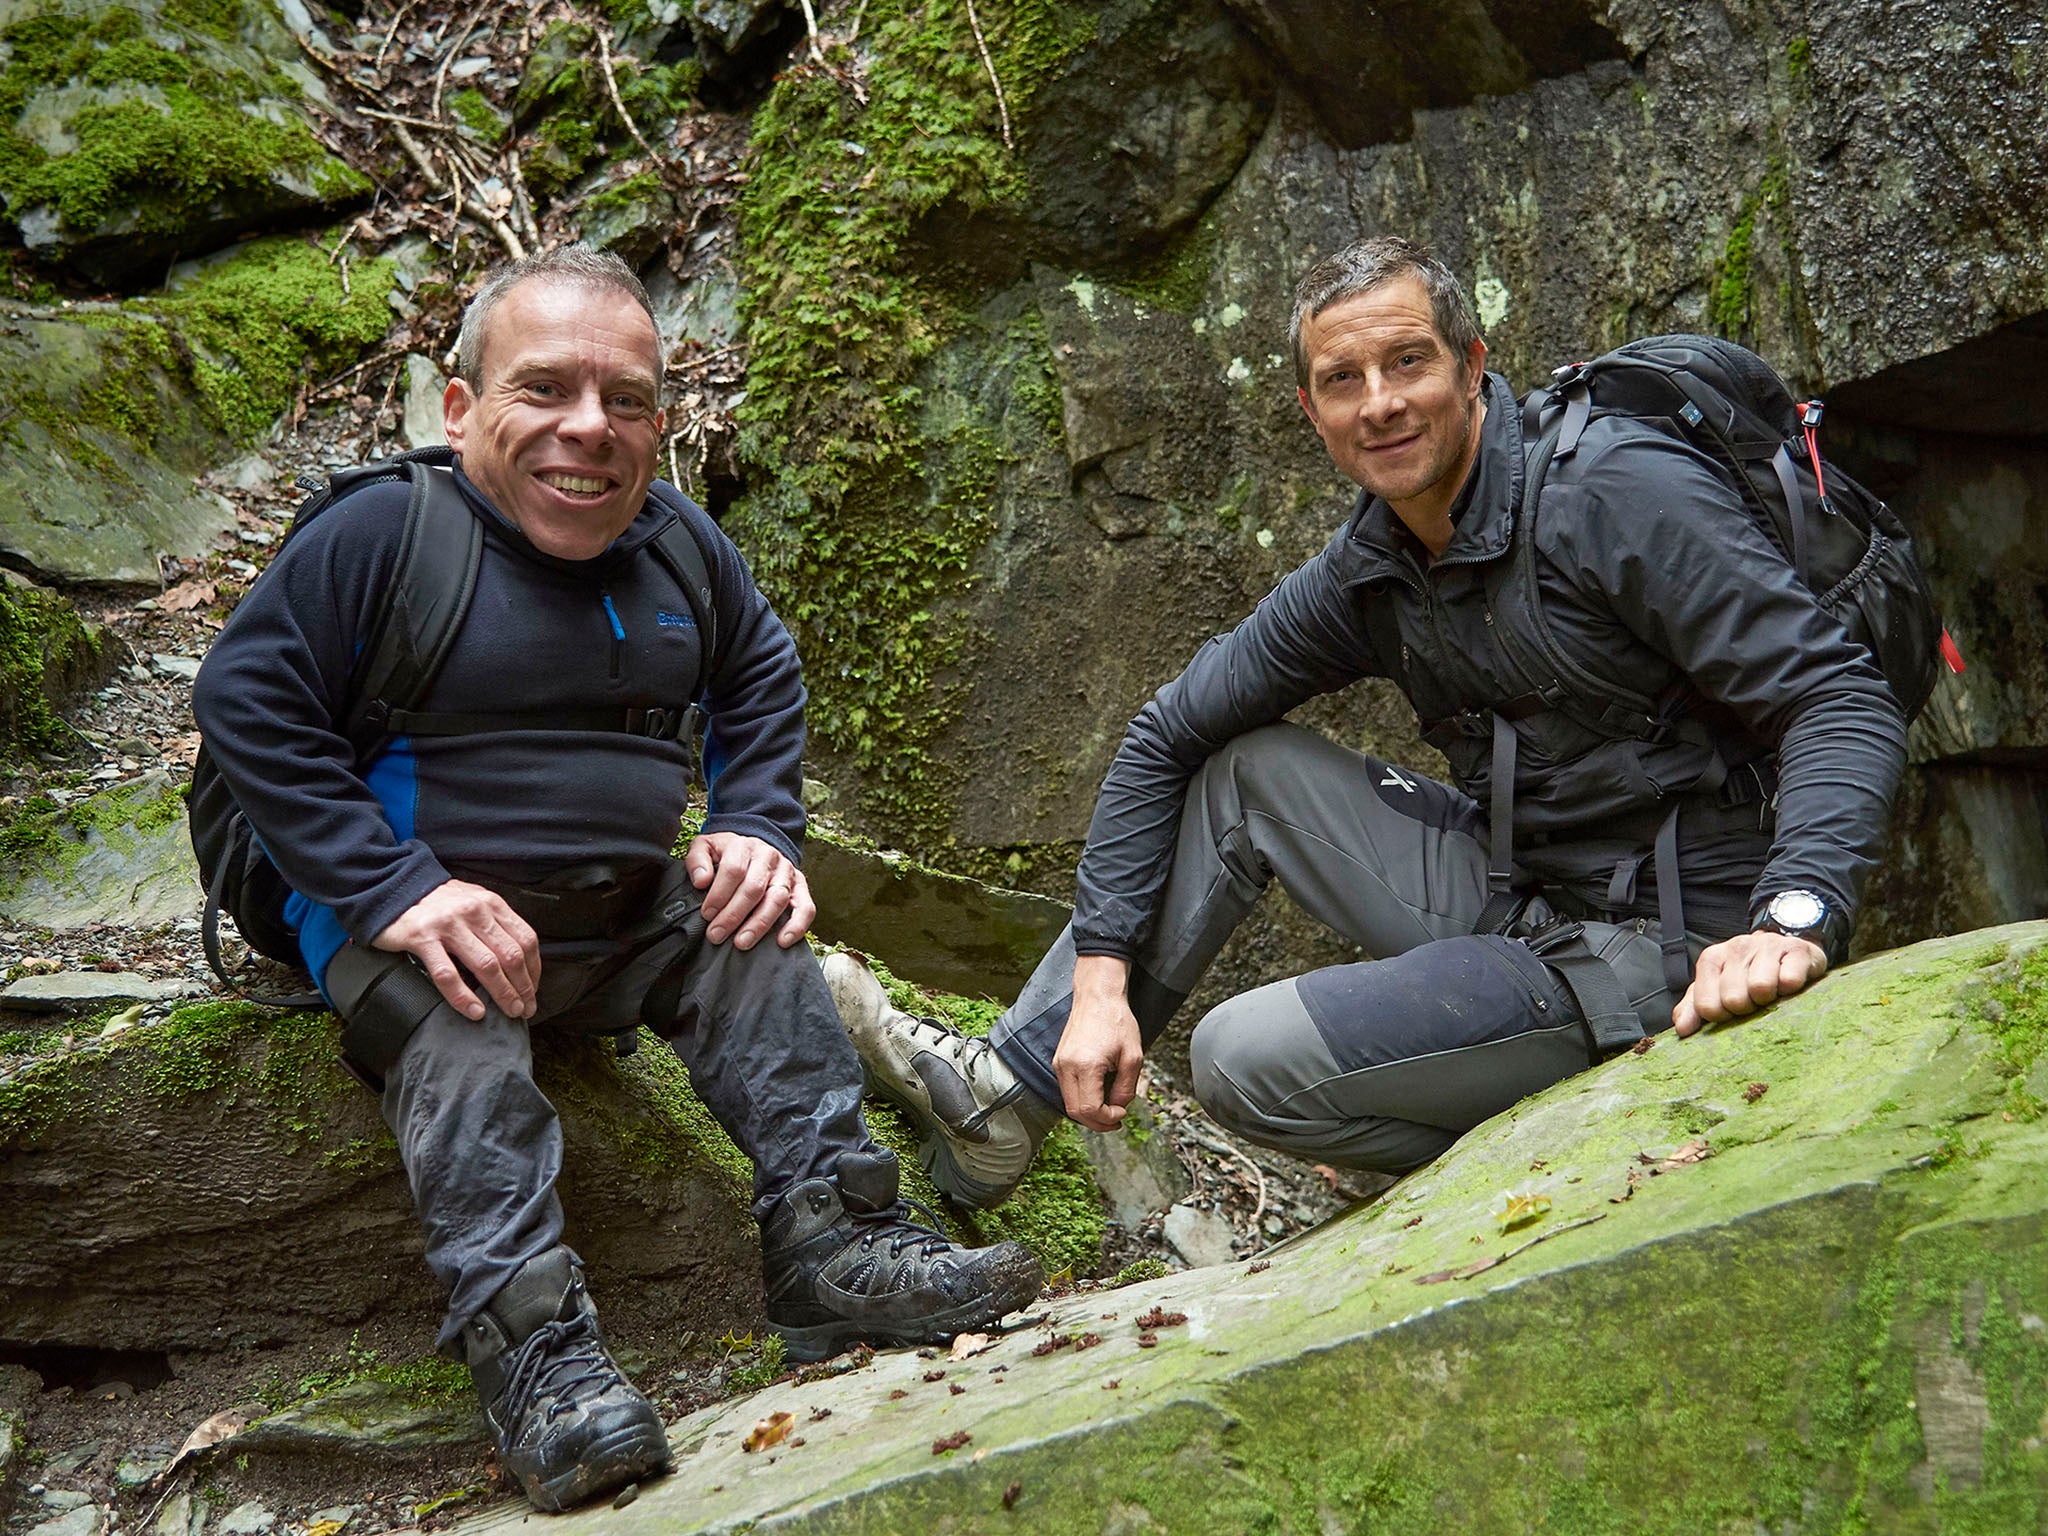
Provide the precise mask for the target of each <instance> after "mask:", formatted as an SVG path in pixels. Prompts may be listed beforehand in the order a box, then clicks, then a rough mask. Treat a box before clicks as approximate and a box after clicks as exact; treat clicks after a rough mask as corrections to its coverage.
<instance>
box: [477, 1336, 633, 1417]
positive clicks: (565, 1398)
mask: <svg viewBox="0 0 2048 1536" xmlns="http://www.w3.org/2000/svg"><path fill="white" fill-rule="evenodd" d="M618 1380H619V1368H618V1366H617V1364H616V1363H614V1361H613V1360H612V1357H611V1356H610V1355H609V1354H607V1353H605V1347H604V1340H603V1338H602V1337H601V1336H600V1335H599V1333H598V1331H597V1320H596V1319H595V1318H593V1317H590V1316H588V1315H579V1316H577V1317H572V1318H570V1319H568V1320H567V1321H557V1322H552V1323H543V1324H541V1325H540V1327H538V1328H536V1329H535V1330H534V1331H533V1332H532V1333H530V1334H529V1335H527V1337H526V1339H525V1341H524V1342H523V1343H521V1344H520V1346H519V1349H518V1352H517V1353H516V1354H515V1355H514V1356H513V1359H512V1369H511V1371H510V1373H509V1374H508V1375H507V1377H506V1381H505V1401H506V1402H507V1403H510V1404H512V1405H514V1406H515V1408H516V1409H517V1412H516V1413H515V1414H513V1415H512V1417H513V1418H519V1417H523V1416H524V1415H525V1413H526V1411H527V1409H528V1408H529V1407H530V1406H531V1405H532V1403H533V1402H534V1401H535V1400H536V1399H538V1398H539V1397H541V1396H542V1395H546V1396H548V1397H549V1398H551V1399H552V1400H551V1401H550V1402H549V1404H548V1418H549V1419H550V1420H553V1419H554V1418H555V1417H556V1416H557V1415H559V1414H560V1413H562V1412H563V1411H564V1410H565V1409H568V1408H571V1407H574V1406H575V1405H576V1403H577V1402H578V1401H579V1400H581V1399H582V1398H584V1397H595V1396H597V1395H598V1394H599V1393H601V1392H603V1391H604V1390H605V1389H606V1388H608V1387H610V1386H612V1385H613V1384H614V1383H616V1382H617V1381H618ZM586 1388H587V1389H588V1391H585V1390H584V1389H586Z"/></svg>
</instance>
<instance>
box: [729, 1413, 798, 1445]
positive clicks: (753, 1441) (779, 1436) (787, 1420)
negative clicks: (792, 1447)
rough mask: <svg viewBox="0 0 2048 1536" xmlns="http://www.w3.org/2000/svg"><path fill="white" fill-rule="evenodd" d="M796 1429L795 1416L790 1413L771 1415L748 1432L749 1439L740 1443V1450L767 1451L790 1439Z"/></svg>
mask: <svg viewBox="0 0 2048 1536" xmlns="http://www.w3.org/2000/svg"><path fill="white" fill-rule="evenodd" d="M794 1428H796V1415H795V1414H793V1413H788V1412H782V1413H771V1414H769V1415H768V1417H767V1418H765V1419H761V1420H759V1421H757V1422H756V1423H755V1425H754V1427H753V1428H752V1429H750V1430H748V1431H747V1438H746V1439H745V1440H743V1441H742V1442H741V1443H740V1449H741V1450H743V1451H765V1450H767V1449H768V1447H769V1446H771V1445H780V1444H782V1442H783V1441H785V1440H787V1439H788V1438H789V1432H790V1431H791V1430H792V1429H794Z"/></svg>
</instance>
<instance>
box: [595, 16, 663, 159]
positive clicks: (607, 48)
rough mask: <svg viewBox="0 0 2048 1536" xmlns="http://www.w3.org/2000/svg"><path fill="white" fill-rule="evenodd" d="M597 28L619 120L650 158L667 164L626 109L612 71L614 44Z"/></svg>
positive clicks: (601, 57) (599, 51) (606, 78)
mask: <svg viewBox="0 0 2048 1536" xmlns="http://www.w3.org/2000/svg"><path fill="white" fill-rule="evenodd" d="M596 30H597V61H598V63H600V64H602V65H603V66H604V83H605V86H606V87H607V88H608V89H609V90H610V91H611V93H612V106H613V108H614V109H616V110H617V112H618V114H619V121H620V122H622V123H624V124H625V125H626V132H628V133H630V134H632V135H633V138H634V139H635V140H636V141H637V142H638V143H639V145H640V147H641V148H642V149H644V150H646V151H647V154H648V158H650V159H651V160H653V161H654V163H655V164H656V165H658V166H666V165H667V164H668V161H667V160H666V159H665V158H664V157H663V155H662V154H661V152H660V151H659V150H657V149H656V148H655V147H654V146H653V145H652V144H650V143H648V142H647V135H646V134H644V133H642V132H641V131H640V125H639V124H638V123H636V122H634V121H633V114H632V113H630V112H628V111H627V110H626V103H625V101H624V100H623V99H621V97H620V96H619V77H618V76H617V75H615V74H613V73H612V45H611V39H610V38H609V37H608V36H607V35H606V31H607V29H606V28H604V27H599V28H597V29H596Z"/></svg>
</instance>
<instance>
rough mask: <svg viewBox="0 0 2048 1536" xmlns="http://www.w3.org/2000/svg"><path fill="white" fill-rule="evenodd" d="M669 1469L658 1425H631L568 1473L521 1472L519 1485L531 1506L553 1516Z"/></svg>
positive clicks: (600, 1444)
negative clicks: (557, 1474)
mask: <svg viewBox="0 0 2048 1536" xmlns="http://www.w3.org/2000/svg"><path fill="white" fill-rule="evenodd" d="M669 1466H670V1456H669V1449H668V1432H667V1431H666V1430H664V1429H662V1428H660V1427H659V1426H657V1425H649V1424H633V1425H629V1426H627V1427H626V1428H624V1429H618V1430H614V1431H612V1433H611V1434H609V1435H607V1436H606V1437H605V1438H604V1439H602V1440H600V1441H598V1442H597V1444H595V1445H593V1446H592V1447H591V1448H590V1449H589V1451H587V1452H586V1453H585V1454H584V1458H583V1460H581V1461H579V1462H578V1463H577V1464H576V1465H575V1466H573V1467H571V1468H570V1469H569V1470H568V1471H567V1472H564V1473H561V1474H560V1475H559V1476H556V1477H550V1478H543V1477H540V1476H539V1475H537V1474H535V1473H530V1472H523V1473H521V1474H520V1475H519V1482H520V1486H522V1487H523V1488H525V1490H526V1497H527V1498H528V1499H529V1500H530V1501H532V1504H533V1507H534V1508H535V1509H538V1510H540V1511H542V1512H543V1513H545V1514H550V1515H552V1514H559V1513H560V1512H561V1511H562V1510H565V1509H567V1508H569V1507H570V1506H571V1505H574V1504H581V1503H583V1502H584V1501H585V1500H587V1499H594V1498H596V1497H597V1496H598V1495H600V1494H605V1493H610V1492H611V1491H612V1490H613V1489H614V1488H623V1487H624V1486H625V1485H626V1484H628V1483H637V1482H639V1481H640V1480H641V1479H642V1478H644V1477H652V1476H653V1475H654V1474H655V1473H657V1472H666V1471H667V1470H668V1469H669Z"/></svg>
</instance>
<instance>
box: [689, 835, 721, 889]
mask: <svg viewBox="0 0 2048 1536" xmlns="http://www.w3.org/2000/svg"><path fill="white" fill-rule="evenodd" d="M717 866H718V858H717V855H716V854H715V853H714V852H713V850H712V844H711V839H710V838H708V837H693V838H691V839H690V846H689V847H688V848H685V849H684V850H683V868H684V869H685V870H686V871H687V872H688V873H689V876H690V884H692V885H694V886H695V887H697V889H698V890H700V891H701V890H703V889H704V887H705V886H707V885H709V884H710V883H711V872H712V871H713V870H714V869H715V868H717Z"/></svg>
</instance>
